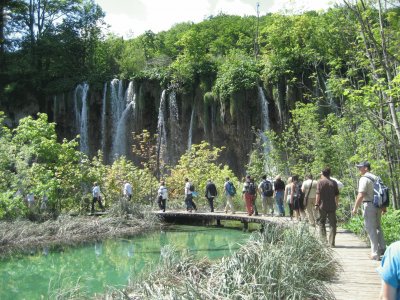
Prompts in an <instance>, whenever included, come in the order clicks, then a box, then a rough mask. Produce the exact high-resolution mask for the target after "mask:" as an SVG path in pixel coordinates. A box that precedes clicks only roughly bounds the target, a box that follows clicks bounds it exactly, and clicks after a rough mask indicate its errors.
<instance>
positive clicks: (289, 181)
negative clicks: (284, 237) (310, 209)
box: [283, 177, 293, 220]
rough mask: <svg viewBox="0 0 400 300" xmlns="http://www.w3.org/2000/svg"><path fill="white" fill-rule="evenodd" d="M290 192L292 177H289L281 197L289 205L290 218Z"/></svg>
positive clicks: (290, 215) (290, 214)
mask: <svg viewBox="0 0 400 300" xmlns="http://www.w3.org/2000/svg"><path fill="white" fill-rule="evenodd" d="M291 193H292V177H289V178H288V181H287V184H286V186H285V193H284V195H283V199H284V200H285V201H286V203H287V205H288V207H289V217H290V220H292V219H293V205H292V204H291V202H290V199H291V198H292V196H291Z"/></svg>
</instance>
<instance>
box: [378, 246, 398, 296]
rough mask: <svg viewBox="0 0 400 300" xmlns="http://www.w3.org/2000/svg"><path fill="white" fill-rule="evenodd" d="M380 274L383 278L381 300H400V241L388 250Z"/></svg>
mask: <svg viewBox="0 0 400 300" xmlns="http://www.w3.org/2000/svg"><path fill="white" fill-rule="evenodd" d="M378 273H379V274H380V276H381V278H382V289H381V297H380V299H382V300H400V241H397V242H394V243H392V244H391V245H390V246H389V247H388V248H387V249H386V251H385V254H384V255H383V258H382V262H381V266H380V267H379V268H378Z"/></svg>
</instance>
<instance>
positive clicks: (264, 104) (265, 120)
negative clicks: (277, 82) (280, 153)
mask: <svg viewBox="0 0 400 300" xmlns="http://www.w3.org/2000/svg"><path fill="white" fill-rule="evenodd" d="M258 99H259V101H260V106H261V131H262V132H261V134H260V136H261V140H262V142H263V147H264V154H265V155H268V153H269V147H270V145H269V139H268V137H267V136H266V135H265V132H266V131H267V130H269V111H268V101H267V99H266V97H265V94H264V91H263V89H262V87H260V86H259V87H258Z"/></svg>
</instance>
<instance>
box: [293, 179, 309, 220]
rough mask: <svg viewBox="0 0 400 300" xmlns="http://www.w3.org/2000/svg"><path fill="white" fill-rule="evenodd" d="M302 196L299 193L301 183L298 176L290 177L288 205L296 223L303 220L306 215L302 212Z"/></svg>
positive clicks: (301, 193) (300, 192)
mask: <svg viewBox="0 0 400 300" xmlns="http://www.w3.org/2000/svg"><path fill="white" fill-rule="evenodd" d="M303 201H304V194H303V192H302V191H301V182H300V181H299V176H297V175H293V176H292V184H291V192H290V203H291V205H292V209H293V211H294V212H295V215H296V219H297V220H298V221H300V220H305V217H306V213H305V212H304V206H303Z"/></svg>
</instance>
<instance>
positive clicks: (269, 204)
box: [258, 175, 274, 216]
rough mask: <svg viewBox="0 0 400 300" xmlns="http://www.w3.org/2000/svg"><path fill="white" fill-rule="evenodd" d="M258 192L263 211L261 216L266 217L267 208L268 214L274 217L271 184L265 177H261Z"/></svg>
mask: <svg viewBox="0 0 400 300" xmlns="http://www.w3.org/2000/svg"><path fill="white" fill-rule="evenodd" d="M258 192H259V193H260V196H261V200H262V202H261V205H262V210H263V215H264V216H266V215H267V208H268V209H269V213H270V214H271V216H273V215H274V200H273V197H272V196H273V195H274V191H273V188H272V183H271V181H269V180H268V179H267V176H266V175H263V176H262V181H261V182H260V184H259V185H258Z"/></svg>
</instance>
